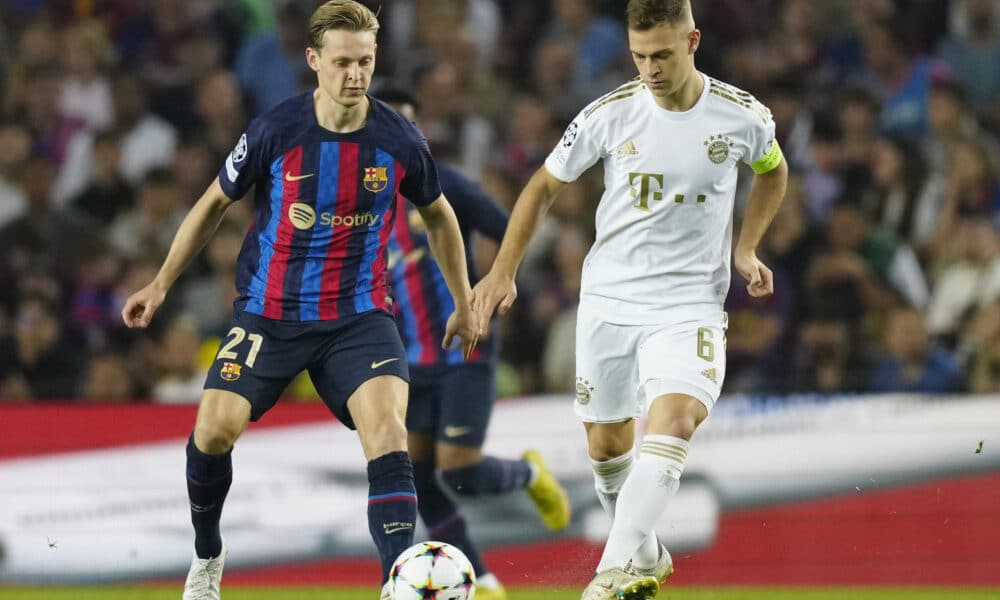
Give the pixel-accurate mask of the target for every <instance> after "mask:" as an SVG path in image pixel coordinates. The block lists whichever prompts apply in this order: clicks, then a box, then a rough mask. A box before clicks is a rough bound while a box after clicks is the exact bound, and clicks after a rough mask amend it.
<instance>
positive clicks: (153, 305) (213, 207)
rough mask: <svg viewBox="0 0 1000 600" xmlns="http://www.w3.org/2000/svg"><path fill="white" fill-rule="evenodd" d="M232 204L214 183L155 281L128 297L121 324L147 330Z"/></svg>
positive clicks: (193, 210) (190, 213)
mask: <svg viewBox="0 0 1000 600" xmlns="http://www.w3.org/2000/svg"><path fill="white" fill-rule="evenodd" d="M232 203H233V201H232V200H231V199H230V198H229V196H227V195H226V194H225V192H223V191H222V186H220V185H219V180H218V179H215V181H213V182H212V184H211V185H210V186H208V189H207V190H205V193H204V194H202V195H201V198H199V199H198V201H197V202H196V203H195V205H194V206H193V207H191V210H190V211H188V214H187V216H185V217H184V221H183V222H181V225H180V227H179V228H178V229H177V233H176V234H174V241H173V242H172V243H171V244H170V251H169V252H168V253H167V257H166V259H164V261H163V265H161V266H160V270H159V272H158V273H157V274H156V277H155V278H154V279H153V281H151V282H150V283H149V284H148V285H146V287H144V288H142V289H141V290H139V291H138V292H136V293H134V294H132V295H131V296H129V298H128V300H126V301H125V307H124V308H122V320H123V321H125V325H126V326H128V327H146V326H148V325H149V323H150V321H151V320H152V318H153V313H155V312H156V309H158V308H159V307H160V305H161V304H163V301H164V299H165V298H166V297H167V291H168V290H169V289H170V287H171V286H172V285H173V284H174V282H175V281H177V278H178V277H180V274H181V272H182V271H183V270H184V268H185V267H187V265H188V264H189V263H190V262H191V259H193V258H194V257H195V256H197V254H198V253H199V252H201V249H202V248H204V247H205V244H207V243H208V240H209V239H211V237H212V234H214V233H215V230H216V229H218V228H219V223H220V222H221V221H222V217H223V216H224V215H225V214H226V209H228V208H229V206H230V205H231V204H232Z"/></svg>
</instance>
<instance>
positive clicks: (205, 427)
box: [194, 422, 242, 454]
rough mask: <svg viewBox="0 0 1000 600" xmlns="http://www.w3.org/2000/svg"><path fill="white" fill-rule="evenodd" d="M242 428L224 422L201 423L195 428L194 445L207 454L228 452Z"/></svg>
mask: <svg viewBox="0 0 1000 600" xmlns="http://www.w3.org/2000/svg"><path fill="white" fill-rule="evenodd" d="M241 431H242V428H241V427H239V426H236V425H233V424H230V423H224V422H200V423H198V424H197V425H196V426H195V428H194V444H195V446H197V447H198V449H199V450H201V451H202V452H204V453H206V454H222V453H223V452H228V451H229V449H230V448H232V447H233V445H234V444H235V443H236V440H237V438H239V437H240V432H241Z"/></svg>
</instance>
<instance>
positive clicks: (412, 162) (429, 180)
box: [399, 128, 441, 206]
mask: <svg viewBox="0 0 1000 600" xmlns="http://www.w3.org/2000/svg"><path fill="white" fill-rule="evenodd" d="M413 135H414V143H413V144H412V146H413V147H412V149H411V151H410V158H409V160H408V161H407V164H406V174H405V175H403V181H401V182H400V185H399V191H400V192H401V193H402V194H403V196H405V197H406V199H407V200H409V201H410V202H412V203H413V204H415V205H417V206H427V205H428V204H430V203H431V202H434V201H435V200H437V199H438V198H439V197H440V196H441V183H440V182H439V181H438V172H437V165H436V164H435V163H434V157H433V156H431V149H430V147H429V146H428V145H427V138H425V137H424V136H423V134H422V133H420V132H419V131H417V129H416V128H413Z"/></svg>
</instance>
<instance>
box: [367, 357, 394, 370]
mask: <svg viewBox="0 0 1000 600" xmlns="http://www.w3.org/2000/svg"><path fill="white" fill-rule="evenodd" d="M394 360H399V359H398V358H387V359H385V360H379V361H374V360H373V361H372V368H373V369H377V368H379V367H381V366H382V365H387V364H389V363H391V362H392V361H394Z"/></svg>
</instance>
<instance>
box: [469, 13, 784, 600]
mask: <svg viewBox="0 0 1000 600" xmlns="http://www.w3.org/2000/svg"><path fill="white" fill-rule="evenodd" d="M626 20H627V23H628V38H629V47H630V50H631V54H632V59H633V61H634V62H635V65H636V67H637V68H638V70H639V77H638V78H637V79H634V80H632V81H630V82H628V83H626V84H624V85H622V86H620V87H619V88H617V89H615V90H613V91H611V92H610V93H608V94H606V95H604V96H602V97H601V98H598V99H597V100H595V101H594V102H592V103H591V104H590V105H589V106H587V107H586V108H585V109H584V110H583V111H582V112H580V114H579V115H577V117H576V118H575V119H574V120H573V122H572V123H570V125H569V127H568V128H567V130H566V132H565V134H564V135H563V138H562V140H561V141H560V142H559V144H558V145H557V146H556V148H555V149H554V150H553V151H552V153H551V154H550V155H549V157H548V158H547V159H546V161H545V165H544V166H543V167H542V168H540V169H539V170H538V171H537V172H536V173H535V175H534V176H533V177H532V178H531V180H530V181H529V182H528V184H527V185H526V187H525V189H524V190H523V191H522V193H521V196H520V198H519V199H518V201H517V204H516V206H515V208H514V211H513V214H512V215H511V220H510V224H509V226H508V229H507V233H506V234H505V236H504V240H503V243H502V245H501V248H500V251H499V254H498V255H497V258H496V261H495V262H494V264H493V267H492V269H491V270H490V272H489V273H488V274H487V275H486V276H485V277H484V278H483V279H482V281H480V282H479V284H478V285H477V286H476V288H475V291H474V301H473V303H474V306H475V307H476V310H477V312H478V313H479V317H480V319H481V321H480V327H481V328H483V329H485V327H486V326H487V325H488V320H489V318H490V316H491V315H492V314H493V311H494V310H495V309H496V308H497V306H498V305H499V307H500V310H501V312H505V311H506V310H507V309H509V308H510V305H511V303H512V302H513V301H514V298H515V297H516V294H517V291H516V287H515V285H514V277H515V274H516V272H517V267H518V264H519V263H520V261H521V259H522V257H523V256H524V252H525V246H526V245H527V243H528V240H529V239H530V238H531V235H532V233H533V232H534V230H535V228H536V227H537V225H538V222H539V220H540V219H541V216H542V215H543V214H544V212H545V211H546V210H547V208H548V207H549V206H550V205H551V203H552V202H553V201H554V200H555V198H556V196H557V195H558V194H559V191H560V190H561V189H562V187H563V186H564V185H565V183H566V182H570V181H574V180H575V179H577V177H579V176H580V174H582V173H583V172H584V171H585V170H586V169H587V168H589V167H590V166H591V165H593V164H594V163H595V162H597V161H598V160H603V161H604V181H605V190H604V194H603V196H602V198H601V202H600V206H599V207H598V209H597V215H596V224H597V237H596V241H595V242H594V245H593V247H592V248H591V250H590V253H589V254H588V256H587V259H586V261H585V263H584V272H583V283H582V286H581V292H580V307H579V313H578V321H577V341H576V361H577V362H576V365H577V366H576V372H577V380H576V404H575V408H576V412H577V414H578V415H580V417H581V418H582V419H583V422H584V428H585V429H586V432H587V442H588V448H589V453H590V457H591V460H592V462H593V467H594V474H595V479H596V487H597V492H598V496H599V497H600V499H601V503H602V504H603V505H604V507H605V509H606V510H607V511H608V512H609V513H611V514H612V516H613V522H612V527H611V533H610V535H609V537H608V541H607V544H606V545H605V548H604V554H603V555H602V557H601V560H600V563H599V564H598V566H597V572H596V574H595V576H594V578H593V580H592V581H591V583H590V584H589V585H588V586H587V588H586V589H585V590H584V592H583V598H584V600H599V599H601V600H603V599H608V600H610V599H611V598H619V599H639V598H651V597H653V596H654V595H655V594H656V593H657V591H658V589H659V585H660V583H661V582H662V581H664V580H665V579H666V577H667V576H669V575H670V573H671V572H672V571H673V564H672V560H671V558H670V554H669V553H668V552H667V551H666V548H664V547H662V545H661V544H660V543H659V542H658V540H657V539H656V535H655V533H654V531H653V527H654V525H655V523H656V521H657V519H658V518H659V517H660V515H661V514H662V513H663V510H664V509H665V508H666V505H667V503H668V502H669V500H670V498H671V497H672V496H673V495H674V494H675V493H676V492H677V488H678V486H679V483H680V476H681V472H682V471H683V469H684V462H685V460H686V458H687V453H688V446H689V442H690V440H691V437H692V436H693V434H694V431H695V429H696V428H697V427H698V425H699V424H700V423H701V422H702V421H704V420H705V418H707V417H708V412H709V410H710V409H711V407H712V405H713V404H714V403H715V401H716V400H717V399H718V397H719V392H720V389H721V386H722V381H723V378H724V376H725V329H726V321H725V313H724V312H723V302H724V300H725V297H726V293H727V291H728V289H729V277H730V251H731V248H732V246H731V238H732V219H733V199H734V195H735V191H736V180H737V166H738V164H739V163H740V162H743V163H747V164H749V165H750V167H751V168H752V169H753V171H754V172H755V174H756V175H755V176H754V180H753V184H752V187H751V191H750V198H749V201H748V204H747V207H746V212H745V213H744V215H743V225H742V230H741V231H740V237H739V240H738V243H737V244H736V246H735V251H734V260H735V267H736V270H737V271H738V272H739V273H740V275H742V276H743V277H744V278H745V279H746V280H747V281H749V284H748V286H747V290H748V292H749V293H750V295H751V296H754V297H761V296H766V295H769V294H771V293H772V292H773V280H772V275H771V272H770V270H768V268H767V267H766V266H764V265H763V264H762V263H761V262H760V261H759V260H758V259H757V256H756V248H757V245H758V244H759V243H760V240H761V238H762V237H763V235H764V232H765V230H766V229H767V227H768V225H769V224H770V222H771V219H772V217H773V216H774V214H775V212H777V210H778V207H779V206H780V205H781V200H782V197H783V196H784V189H785V181H786V178H787V166H786V164H785V161H784V159H783V157H782V154H781V150H780V149H779V147H778V144H777V143H776V141H775V139H774V121H773V120H772V119H771V114H770V111H769V110H768V109H767V108H766V107H764V106H763V105H761V104H760V103H759V102H757V100H755V99H754V98H753V97H752V96H751V95H750V94H748V93H746V92H744V91H742V90H739V89H737V88H734V87H732V86H730V85H727V84H725V83H723V82H721V81H718V80H716V79H713V78H711V77H708V76H707V75H704V74H702V73H700V72H698V71H697V70H696V69H695V66H694V54H695V51H696V50H697V49H698V44H699V42H700V40H701V32H700V31H699V30H698V29H696V28H695V24H694V19H693V17H692V14H691V6H690V3H689V0H630V1H629V3H628V7H627V9H626ZM644 413H647V414H648V423H647V431H646V435H645V437H644V438H643V441H642V445H641V448H640V452H639V458H638V460H636V461H634V463H633V456H632V455H633V446H634V444H635V419H636V418H638V417H641V416H642V415H643V414H644Z"/></svg>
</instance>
